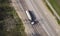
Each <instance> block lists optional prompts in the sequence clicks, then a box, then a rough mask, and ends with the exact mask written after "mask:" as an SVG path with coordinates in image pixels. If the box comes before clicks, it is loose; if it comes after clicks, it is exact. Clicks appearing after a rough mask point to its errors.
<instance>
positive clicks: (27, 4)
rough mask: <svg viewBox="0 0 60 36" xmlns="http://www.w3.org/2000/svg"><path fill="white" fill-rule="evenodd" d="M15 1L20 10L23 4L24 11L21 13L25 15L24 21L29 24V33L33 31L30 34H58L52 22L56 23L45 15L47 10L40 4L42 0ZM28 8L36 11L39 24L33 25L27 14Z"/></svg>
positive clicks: (49, 35)
mask: <svg viewBox="0 0 60 36" xmlns="http://www.w3.org/2000/svg"><path fill="white" fill-rule="evenodd" d="M15 1H16V5H17V6H16V7H18V8H19V10H20V7H21V6H22V12H20V14H21V15H22V17H23V21H24V23H25V24H24V25H27V26H28V28H29V30H30V31H29V30H28V31H29V32H28V33H30V32H31V33H30V34H29V35H28V36H58V35H57V33H56V31H55V30H54V28H53V26H51V24H54V23H53V22H50V20H48V19H47V17H46V15H45V14H46V13H45V12H46V11H44V9H42V8H43V7H41V5H40V4H38V3H39V2H40V0H15ZM26 10H31V11H33V12H34V14H35V15H36V18H37V20H38V21H39V23H38V24H35V25H31V24H30V23H29V21H28V18H27V16H26V14H25V11H26ZM22 13H23V14H22ZM44 13H45V14H44ZM26 28H27V27H26ZM28 33H27V34H28ZM47 34H48V35H47Z"/></svg>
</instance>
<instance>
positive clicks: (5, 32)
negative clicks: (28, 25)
mask: <svg viewBox="0 0 60 36" xmlns="http://www.w3.org/2000/svg"><path fill="white" fill-rule="evenodd" d="M10 3H11V0H0V36H26V34H25V32H24V29H25V28H24V26H23V23H22V21H21V19H20V18H19V17H18V15H17V13H16V11H15V10H14V8H13V7H12V6H11V5H10Z"/></svg>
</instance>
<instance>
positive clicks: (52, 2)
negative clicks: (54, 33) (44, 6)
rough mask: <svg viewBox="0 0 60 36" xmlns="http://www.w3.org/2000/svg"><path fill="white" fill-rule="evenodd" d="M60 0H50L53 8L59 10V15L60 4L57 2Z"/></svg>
mask: <svg viewBox="0 0 60 36" xmlns="http://www.w3.org/2000/svg"><path fill="white" fill-rule="evenodd" d="M57 1H58V0H49V2H50V3H51V5H52V6H53V8H54V9H55V10H56V11H57V13H58V15H59V16H60V5H59V4H58V3H57Z"/></svg>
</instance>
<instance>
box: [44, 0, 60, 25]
mask: <svg viewBox="0 0 60 36" xmlns="http://www.w3.org/2000/svg"><path fill="white" fill-rule="evenodd" d="M49 1H51V2H52V3H53V4H54V5H56V4H57V3H56V1H57V0H56V1H55V0H54V1H55V2H54V1H53V0H49ZM44 2H45V1H44ZM51 2H50V3H51ZM52 3H51V4H52ZM57 5H58V4H57ZM57 5H56V6H55V8H58V6H57ZM46 6H47V7H48V9H49V10H50V11H51V13H52V14H53V15H54V13H53V11H52V10H51V8H50V7H49V6H48V5H47V3H46ZM52 6H53V5H52ZM53 8H54V7H53ZM55 8H54V9H55ZM58 9H59V8H58ZM58 11H60V10H58ZM57 13H59V15H60V12H57ZM54 16H55V15H54ZM55 17H56V16H55ZM56 20H57V22H58V24H59V25H60V20H59V19H58V18H57V17H56Z"/></svg>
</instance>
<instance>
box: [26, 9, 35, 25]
mask: <svg viewBox="0 0 60 36" xmlns="http://www.w3.org/2000/svg"><path fill="white" fill-rule="evenodd" d="M31 12H32V11H30V10H26V15H27V17H28V19H29V21H30V23H31V24H32V25H33V24H35V21H34V20H33V19H34V17H33V15H32V13H31Z"/></svg>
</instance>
